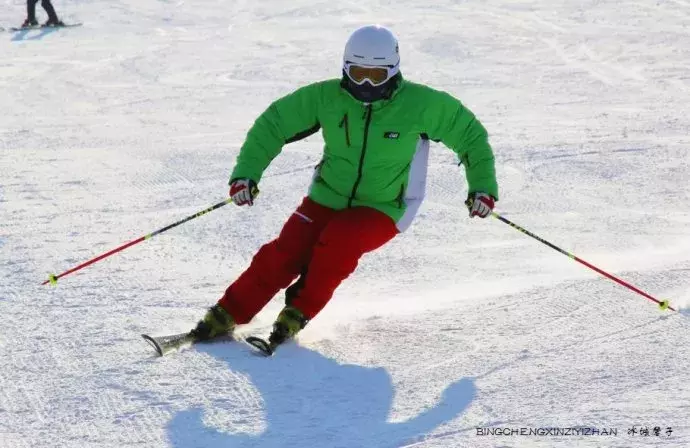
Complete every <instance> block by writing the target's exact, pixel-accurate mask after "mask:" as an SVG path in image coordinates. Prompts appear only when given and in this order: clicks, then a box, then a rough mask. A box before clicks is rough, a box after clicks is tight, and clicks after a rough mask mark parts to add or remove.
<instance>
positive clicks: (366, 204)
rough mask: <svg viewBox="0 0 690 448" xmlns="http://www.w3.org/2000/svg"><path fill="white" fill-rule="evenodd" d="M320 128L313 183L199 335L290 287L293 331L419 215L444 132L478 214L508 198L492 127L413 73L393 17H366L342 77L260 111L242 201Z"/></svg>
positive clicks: (279, 329)
mask: <svg viewBox="0 0 690 448" xmlns="http://www.w3.org/2000/svg"><path fill="white" fill-rule="evenodd" d="M320 129H321V130H322V135H323V138H324V140H325V146H324V153H323V158H322V159H321V162H320V163H319V164H318V165H317V167H316V171H315V173H314V176H313V181H312V184H311V187H310V189H309V194H308V195H307V196H306V197H305V198H304V199H303V201H302V203H301V205H300V206H299V207H298V208H297V210H296V211H295V212H294V213H293V214H292V216H290V218H289V219H288V220H287V222H286V223H285V224H284V227H283V229H282V231H281V232H280V234H279V235H278V237H277V238H276V239H275V240H273V241H271V242H269V243H268V244H265V245H264V246H262V247H261V248H260V249H259V251H258V252H257V253H256V254H255V256H254V257H253V259H252V262H251V264H250V266H249V268H248V269H247V270H245V271H244V272H243V273H242V274H241V275H240V276H239V278H237V280H235V282H233V283H232V284H231V285H230V286H229V287H228V288H227V290H226V291H225V294H224V295H223V296H222V298H221V299H220V300H219V301H218V303H217V304H215V305H214V306H212V307H211V308H210V310H209V311H208V312H207V313H206V314H205V316H204V317H203V319H202V320H201V321H199V323H198V324H197V326H196V327H195V328H194V329H193V330H192V331H191V333H190V334H191V336H192V337H193V338H194V339H195V340H197V341H203V340H207V339H211V338H214V337H216V336H218V335H222V334H227V333H232V332H233V330H234V328H235V326H236V325H239V324H246V323H248V322H249V321H250V320H251V319H252V318H253V317H254V316H255V315H256V314H257V313H258V312H259V311H260V310H261V309H262V308H263V307H264V306H265V305H266V304H267V303H268V302H269V301H270V300H271V298H272V297H273V296H274V295H275V294H276V293H278V291H280V290H281V289H283V288H287V290H286V292H285V302H286V306H285V307H284V308H283V310H282V311H281V312H280V314H279V315H278V318H277V320H276V321H275V324H274V325H273V331H272V332H271V335H270V337H269V345H270V348H271V350H272V349H274V348H275V347H276V346H278V345H279V344H281V343H282V342H284V341H285V340H287V339H291V338H293V337H294V336H295V335H296V334H297V333H298V332H299V331H300V330H301V329H303V328H304V326H305V325H306V324H307V322H309V321H310V320H311V319H313V318H314V317H315V316H316V315H317V314H318V313H319V312H320V311H321V309H323V307H324V306H325V305H326V304H327V303H328V301H329V300H330V298H331V296H332V295H333V292H334V291H335V289H336V288H337V287H338V285H340V283H341V282H342V281H343V280H345V279H346V278H347V277H348V276H349V275H350V274H351V273H352V272H353V271H354V270H355V268H356V267H357V263H358V260H359V259H360V257H361V256H362V255H363V254H365V253H367V252H371V251H373V250H376V249H377V248H379V247H381V246H383V245H384V244H385V243H386V242H388V241H390V240H391V239H392V238H393V237H395V236H396V235H397V234H398V233H399V232H402V231H404V230H405V229H406V228H407V227H408V226H409V225H410V224H411V222H412V220H413V218H414V216H415V214H416V213H417V210H418V209H419V207H420V205H421V202H422V200H423V197H424V189H425V183H426V181H425V179H426V174H427V163H428V154H429V142H430V141H437V142H442V143H444V144H445V145H446V146H447V147H449V148H450V149H452V150H453V151H455V152H456V153H457V155H458V157H459V159H460V161H461V162H462V165H464V167H465V173H466V178H467V182H468V187H469V188H468V191H469V194H468V200H467V202H466V205H467V207H468V209H469V215H470V217H474V216H479V217H481V218H484V217H486V216H488V215H489V214H490V212H491V211H492V209H493V207H494V201H496V200H497V199H498V185H497V182H496V174H495V168H494V156H493V152H492V149H491V146H490V145H489V143H488V137H487V132H486V130H485V128H484V127H483V126H482V124H481V123H480V122H479V121H478V120H477V119H476V118H475V116H474V114H473V113H472V112H471V111H470V110H469V109H467V108H466V107H464V106H463V105H462V104H461V103H460V101H458V100H457V99H455V98H454V97H452V96H451V95H449V94H447V93H444V92H441V91H438V90H434V89H432V88H430V87H427V86H424V85H421V84H417V83H413V82H410V81H407V80H405V79H403V76H402V74H401V72H400V56H399V53H398V41H397V39H396V38H395V36H394V35H393V34H392V33H391V32H390V31H389V30H388V29H386V28H384V27H381V26H376V25H370V26H365V27H362V28H359V29H358V30H356V31H355V32H354V33H353V34H352V35H351V36H350V38H349V39H348V41H347V44H346V46H345V53H344V57H343V68H342V78H340V79H331V80H326V81H322V82H316V83H314V84H309V85H307V86H304V87H302V88H300V89H298V90H296V91H294V92H292V93H290V94H289V95H287V96H285V97H283V98H280V99H278V100H277V101H275V102H274V103H273V104H271V105H270V106H269V107H268V109H267V110H266V111H265V112H263V113H262V114H261V115H260V116H259V117H258V119H257V120H256V121H255V123H254V125H253V126H252V127H251V129H250V130H249V132H248V134H247V137H246V140H245V141H244V144H243V146H242V148H241V150H240V153H239V155H238V157H237V161H236V165H235V168H234V170H233V172H232V175H231V177H230V179H231V180H230V182H229V185H230V193H229V194H230V196H231V197H232V202H233V203H234V204H236V205H239V206H243V205H250V206H251V205H253V204H254V200H255V199H256V193H257V192H258V190H257V184H258V183H259V181H260V180H261V176H262V174H263V172H264V170H265V169H266V168H267V167H268V165H269V163H270V162H271V160H272V159H273V158H274V157H276V156H277V155H278V154H279V152H280V151H281V149H282V147H283V145H285V144H287V143H291V142H295V141H298V140H301V139H303V138H306V137H308V136H310V135H312V134H314V133H316V132H317V131H319V130H320ZM296 279H297V281H296V282H294V283H293V284H292V285H291V286H289V285H290V284H291V283H292V282H293V281H295V280H296ZM288 286H289V287H288Z"/></svg>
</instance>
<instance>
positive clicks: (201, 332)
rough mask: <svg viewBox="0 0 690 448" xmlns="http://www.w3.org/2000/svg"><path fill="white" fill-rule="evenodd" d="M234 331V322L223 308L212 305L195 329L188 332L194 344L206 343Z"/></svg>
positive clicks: (230, 334)
mask: <svg viewBox="0 0 690 448" xmlns="http://www.w3.org/2000/svg"><path fill="white" fill-rule="evenodd" d="M233 330H235V320H234V319H233V318H232V316H231V315H230V314H228V312H227V311H225V308H223V307H222V306H220V305H218V304H216V305H213V306H212V307H211V308H210V309H209V310H208V311H207V312H206V315H205V316H204V318H203V319H202V320H200V321H199V323H198V324H197V325H196V327H195V328H194V329H193V330H192V331H190V332H189V335H190V336H192V337H193V338H194V341H195V342H201V341H208V340H209V339H213V338H215V337H217V336H222V335H229V336H232V332H233Z"/></svg>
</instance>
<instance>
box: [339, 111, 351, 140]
mask: <svg viewBox="0 0 690 448" xmlns="http://www.w3.org/2000/svg"><path fill="white" fill-rule="evenodd" d="M340 127H341V128H342V127H344V128H345V142H346V143H347V146H350V128H349V127H348V120H347V112H345V115H343V119H342V120H341V121H340Z"/></svg>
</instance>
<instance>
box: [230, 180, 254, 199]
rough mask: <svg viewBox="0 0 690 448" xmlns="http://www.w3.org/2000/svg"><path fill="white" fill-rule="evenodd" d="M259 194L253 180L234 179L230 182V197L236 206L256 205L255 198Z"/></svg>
mask: <svg viewBox="0 0 690 448" xmlns="http://www.w3.org/2000/svg"><path fill="white" fill-rule="evenodd" d="M258 192H259V190H258V189H257V188H256V182H254V181H253V180H251V179H244V178H240V179H233V180H231V181H230V197H231V198H232V202H233V204H236V205H246V204H249V205H254V197H255V196H256V194H257V193H258Z"/></svg>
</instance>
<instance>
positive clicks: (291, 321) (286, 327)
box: [246, 306, 308, 356]
mask: <svg viewBox="0 0 690 448" xmlns="http://www.w3.org/2000/svg"><path fill="white" fill-rule="evenodd" d="M307 322H308V320H307V319H306V318H305V317H304V314H302V312H301V311H300V310H298V309H297V308H295V307H293V306H286V307H285V308H283V311H281V312H280V314H279V315H278V318H277V319H276V321H275V323H274V324H273V331H272V332H271V335H270V336H269V337H268V342H266V340H264V339H262V338H259V337H256V336H249V337H248V338H247V339H246V341H247V343H249V344H250V345H252V346H254V348H256V349H257V350H259V351H260V352H261V353H262V354H263V355H264V356H271V355H273V352H275V350H276V348H277V347H278V346H279V345H280V344H282V343H283V342H285V341H287V340H288V339H292V338H294V337H295V335H297V333H299V331H300V330H301V329H302V328H304V326H305V325H307Z"/></svg>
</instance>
